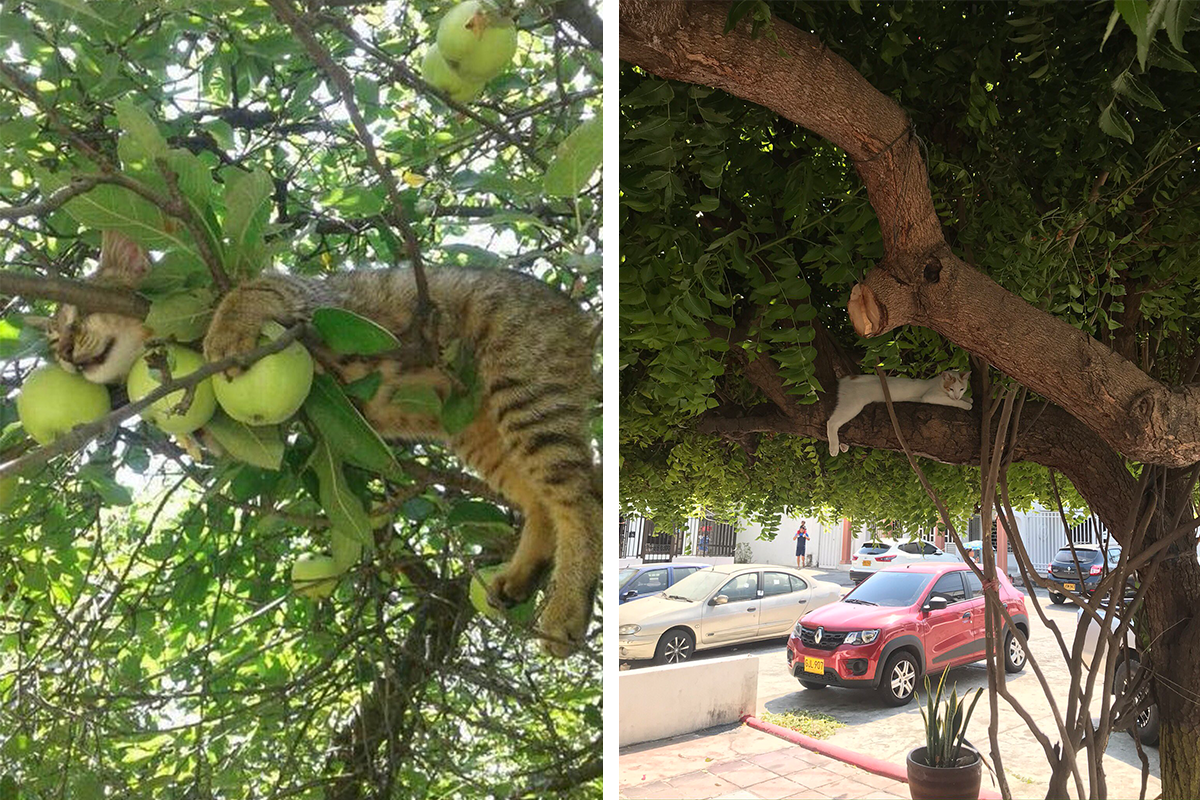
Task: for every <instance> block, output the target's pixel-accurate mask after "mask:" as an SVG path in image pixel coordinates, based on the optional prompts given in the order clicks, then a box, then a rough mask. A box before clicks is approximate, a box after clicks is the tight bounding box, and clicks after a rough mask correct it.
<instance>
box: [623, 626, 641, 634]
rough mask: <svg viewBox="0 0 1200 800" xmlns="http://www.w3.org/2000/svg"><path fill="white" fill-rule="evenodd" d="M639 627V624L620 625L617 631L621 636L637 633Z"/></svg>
mask: <svg viewBox="0 0 1200 800" xmlns="http://www.w3.org/2000/svg"><path fill="white" fill-rule="evenodd" d="M641 629H642V626H641V625H622V626H621V627H620V628H618V629H617V631H618V632H619V633H620V634H621V635H622V636H633V635H634V634H635V633H637V632H638V631H640V630H641Z"/></svg>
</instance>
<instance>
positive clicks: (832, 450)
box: [829, 439, 838, 456]
mask: <svg viewBox="0 0 1200 800" xmlns="http://www.w3.org/2000/svg"><path fill="white" fill-rule="evenodd" d="M837 454H838V443H837V440H836V439H834V440H831V441H830V442H829V455H831V456H836V455H837Z"/></svg>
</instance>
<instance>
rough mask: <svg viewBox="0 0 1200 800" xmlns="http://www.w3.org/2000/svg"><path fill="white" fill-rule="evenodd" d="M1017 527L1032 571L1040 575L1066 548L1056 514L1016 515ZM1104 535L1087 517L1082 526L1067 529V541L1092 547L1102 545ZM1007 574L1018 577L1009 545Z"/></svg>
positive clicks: (1017, 570) (1014, 554) (1040, 512)
mask: <svg viewBox="0 0 1200 800" xmlns="http://www.w3.org/2000/svg"><path fill="white" fill-rule="evenodd" d="M1017 525H1018V527H1019V529H1020V531H1021V541H1022V542H1024V544H1025V550H1026V551H1027V552H1028V553H1029V560H1030V561H1031V562H1032V563H1033V568H1034V569H1035V570H1036V571H1038V572H1041V573H1044V572H1045V571H1046V567H1048V566H1049V565H1050V562H1051V561H1053V560H1054V554H1055V553H1057V552H1058V549H1059V548H1060V547H1066V546H1067V534H1066V529H1065V528H1063V523H1062V517H1061V516H1059V514H1058V512H1057V511H1031V512H1029V513H1027V514H1017ZM1104 535H1105V530H1104V526H1103V525H1101V524H1100V521H1099V520H1097V519H1096V518H1095V517H1088V518H1087V519H1086V520H1084V521H1083V522H1082V523H1080V524H1078V525H1073V526H1071V538H1072V539H1074V540H1075V544H1095V543H1097V542H1099V541H1102V540H1103V538H1104ZM1008 574H1009V575H1020V574H1021V572H1020V569H1019V568H1018V567H1017V555H1016V551H1015V549H1014V548H1013V545H1012V544H1011V543H1010V544H1009V546H1008Z"/></svg>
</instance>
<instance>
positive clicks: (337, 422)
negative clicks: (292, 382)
mask: <svg viewBox="0 0 1200 800" xmlns="http://www.w3.org/2000/svg"><path fill="white" fill-rule="evenodd" d="M304 413H305V414H306V415H307V416H308V418H309V420H311V421H312V423H313V425H315V426H316V428H317V430H318V431H319V432H320V434H321V437H322V440H323V441H327V442H330V443H331V446H332V447H333V448H334V450H335V452H337V453H338V454H339V455H340V456H341V457H342V458H344V459H345V460H347V461H349V462H350V463H351V464H354V465H355V466H357V467H362V468H363V469H365V470H369V471H371V472H375V473H378V474H380V475H383V476H385V477H390V478H400V477H402V476H403V473H402V472H401V470H400V465H399V464H398V463H396V458H395V456H394V455H393V454H392V451H391V448H389V447H388V446H387V444H386V443H385V442H384V441H383V439H381V438H380V437H379V434H378V433H376V432H375V429H374V428H372V427H371V426H370V424H369V423H368V422H367V421H366V420H365V419H364V418H363V415H362V414H361V413H359V411H358V409H357V408H355V407H354V405H353V404H352V403H351V402H350V401H349V400H348V399H346V395H345V394H344V393H343V392H342V389H341V387H340V386H338V384H337V381H335V380H334V379H333V378H332V377H331V376H329V375H325V374H318V375H314V376H313V383H312V389H311V390H309V393H308V397H307V398H306V399H305V401H304Z"/></svg>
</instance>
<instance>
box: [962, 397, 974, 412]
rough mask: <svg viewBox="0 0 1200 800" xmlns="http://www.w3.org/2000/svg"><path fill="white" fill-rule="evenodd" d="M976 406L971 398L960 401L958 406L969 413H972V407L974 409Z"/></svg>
mask: <svg viewBox="0 0 1200 800" xmlns="http://www.w3.org/2000/svg"><path fill="white" fill-rule="evenodd" d="M974 405H975V404H974V403H973V402H972V401H971V398H969V397H964V398H963V399H962V400H960V401H959V406H958V407H959V408H965V409H966V410H967V411H970V410H971V407H972V406H974Z"/></svg>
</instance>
